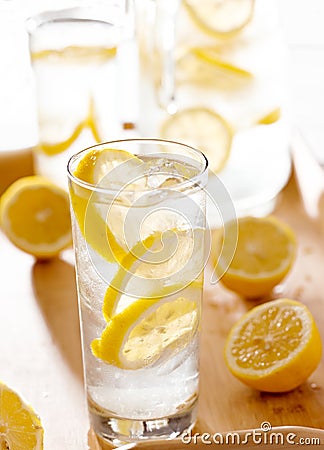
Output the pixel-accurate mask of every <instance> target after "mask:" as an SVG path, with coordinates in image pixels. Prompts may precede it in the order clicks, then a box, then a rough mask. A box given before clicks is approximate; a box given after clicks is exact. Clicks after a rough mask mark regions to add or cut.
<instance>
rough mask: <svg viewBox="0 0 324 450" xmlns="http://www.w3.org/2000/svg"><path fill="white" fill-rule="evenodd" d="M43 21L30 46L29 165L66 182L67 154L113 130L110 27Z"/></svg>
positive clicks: (112, 31)
mask: <svg viewBox="0 0 324 450" xmlns="http://www.w3.org/2000/svg"><path fill="white" fill-rule="evenodd" d="M43 27H44V31H43V32H42V33H43V34H40V36H39V37H37V36H36V38H35V42H34V41H33V46H32V47H35V48H32V51H31V60H32V64H33V69H34V74H35V81H36V93H37V105H38V121H39V146H38V148H37V149H36V151H35V153H34V159H35V169H36V172H37V173H39V174H40V175H43V176H46V177H48V178H50V179H51V180H53V181H54V182H56V183H57V184H59V185H61V186H63V187H66V165H67V162H68V160H69V158H70V157H71V156H72V155H73V154H74V153H76V152H78V151H80V150H81V149H83V148H87V147H89V146H90V145H94V144H96V143H98V142H100V141H103V140H108V139H109V138H111V137H112V136H113V134H114V133H115V132H116V127H117V123H116V117H115V107H116V98H115V90H116V57H115V56H116V37H115V33H116V29H115V27H113V26H112V25H110V24H108V23H100V22H93V23H92V22H91V21H80V22H78V21H72V22H68V21H67V22H61V23H60V22H59V23H54V22H53V23H48V24H46V25H43Z"/></svg>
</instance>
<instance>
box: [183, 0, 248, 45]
mask: <svg viewBox="0 0 324 450" xmlns="http://www.w3.org/2000/svg"><path fill="white" fill-rule="evenodd" d="M184 5H185V7H186V9H187V11H188V13H189V15H190V17H191V18H192V19H193V21H194V22H195V24H196V25H197V26H198V27H199V28H201V30H202V31H204V32H205V33H208V34H211V35H214V36H216V37H228V36H233V35H235V34H236V33H238V32H239V31H241V30H242V29H243V28H244V27H245V26H246V25H247V24H248V23H249V22H250V20H251V19H252V17H253V12H254V0H184Z"/></svg>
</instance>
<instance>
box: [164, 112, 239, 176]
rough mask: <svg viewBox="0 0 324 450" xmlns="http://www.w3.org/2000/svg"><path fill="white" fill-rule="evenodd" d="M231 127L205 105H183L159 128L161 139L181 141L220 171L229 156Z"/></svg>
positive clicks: (213, 168) (211, 166) (212, 168)
mask: <svg viewBox="0 0 324 450" xmlns="http://www.w3.org/2000/svg"><path fill="white" fill-rule="evenodd" d="M232 134H233V133H232V130H231V127H230V125H229V124H228V123H227V121H226V120H225V119H224V118H223V117H222V116H220V115H219V114H217V113H216V112H215V111H213V110H211V109H209V108H205V107H195V108H187V109H183V110H181V111H178V112H177V113H175V114H174V115H171V116H170V117H168V118H167V119H166V120H165V122H164V123H163V124H162V127H161V136H162V137H163V138H165V139H170V140H175V141H181V142H184V143H185V144H188V145H191V146H193V147H196V148H199V149H200V150H201V151H202V152H203V153H205V155H206V157H207V159H208V163H209V166H210V169H211V170H213V171H215V172H220V171H221V170H222V169H223V168H224V166H225V164H226V162H227V160H228V158H229V156H230V151H231V145H232Z"/></svg>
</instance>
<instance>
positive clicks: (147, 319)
mask: <svg viewBox="0 0 324 450" xmlns="http://www.w3.org/2000/svg"><path fill="white" fill-rule="evenodd" d="M179 289H180V286H170V287H166V288H164V289H162V290H161V291H160V292H159V294H160V297H157V298H155V299H152V298H142V299H139V300H135V301H134V302H133V303H132V304H131V305H129V306H128V307H126V308H125V309H123V311H122V312H121V313H119V314H117V315H115V316H114V317H112V319H111V320H110V321H109V322H108V324H107V327H106V328H105V330H104V331H103V333H102V335H101V337H100V338H99V339H96V340H94V341H93V342H92V345H91V349H92V352H93V354H94V355H95V356H96V357H97V358H100V359H102V360H103V361H105V362H106V363H108V364H112V365H114V366H116V367H119V368H122V369H127V370H136V369H140V368H143V367H146V366H148V365H152V364H153V363H155V362H156V361H157V360H159V359H161V358H162V357H163V355H164V354H165V352H167V353H168V356H169V355H170V353H171V352H172V354H175V353H177V352H179V351H181V350H182V349H183V348H184V347H185V346H186V345H187V344H188V343H189V342H190V341H191V340H192V337H193V336H194V334H195V332H196V330H197V326H198V320H199V315H200V311H199V308H198V305H199V295H200V291H201V284H200V283H198V282H196V283H195V282H194V283H192V284H191V286H189V287H187V288H186V290H185V295H186V297H182V296H178V294H173V295H170V291H171V292H177V291H179ZM189 294H190V298H189Z"/></svg>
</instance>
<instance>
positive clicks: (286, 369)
mask: <svg viewBox="0 0 324 450" xmlns="http://www.w3.org/2000/svg"><path fill="white" fill-rule="evenodd" d="M321 353H322V343H321V337H320V334H319V331H318V329H317V326H316V323H315V321H314V318H313V316H312V314H311V313H310V311H309V310H308V309H307V308H306V306H305V305H303V304H302V303H300V302H297V301H294V300H289V299H279V300H274V301H272V302H268V303H265V304H263V305H259V306H257V307H255V308H253V309H252V310H251V311H249V312H248V313H246V314H245V315H243V316H242V317H241V319H239V321H238V322H237V323H236V324H235V325H234V326H233V328H232V330H231V332H230V334H229V336H228V338H227V341H226V346H225V360H226V363H227V366H228V368H229V369H230V371H231V372H232V373H233V375H235V376H236V377H237V378H238V379H239V380H241V381H242V382H243V383H245V384H247V385H248V386H251V387H253V388H255V389H258V390H261V391H266V392H286V391H290V390H292V389H295V388H296V387H297V386H299V385H300V384H302V383H303V382H305V381H306V380H307V378H308V377H309V376H310V375H311V373H312V372H313V371H314V370H315V369H316V367H317V366H318V364H319V362H320V360H321Z"/></svg>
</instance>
